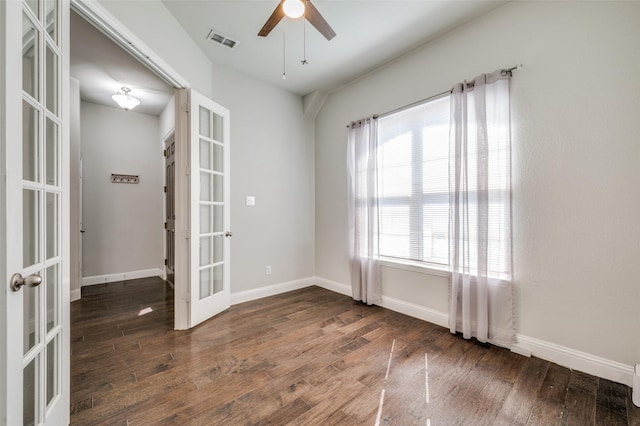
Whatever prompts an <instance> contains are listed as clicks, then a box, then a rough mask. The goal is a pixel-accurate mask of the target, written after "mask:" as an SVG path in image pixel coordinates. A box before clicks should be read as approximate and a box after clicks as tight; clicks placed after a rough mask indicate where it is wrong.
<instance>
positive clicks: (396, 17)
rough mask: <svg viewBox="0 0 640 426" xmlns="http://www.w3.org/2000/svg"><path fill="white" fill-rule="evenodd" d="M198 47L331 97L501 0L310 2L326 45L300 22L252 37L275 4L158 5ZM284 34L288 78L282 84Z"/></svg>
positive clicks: (250, 0) (237, 0) (178, 1)
mask: <svg viewBox="0 0 640 426" xmlns="http://www.w3.org/2000/svg"><path fill="white" fill-rule="evenodd" d="M163 3H164V4H165V5H166V7H167V8H168V9H169V11H170V12H171V13H172V14H173V15H174V16H175V18H176V19H177V20H178V21H179V22H180V23H181V25H182V26H183V27H184V29H185V30H186V31H187V33H188V34H189V35H190V36H191V38H192V39H193V40H194V41H195V42H196V43H197V44H198V46H200V49H202V51H203V52H204V53H205V54H206V55H207V56H208V57H209V59H210V60H211V61H212V62H214V63H217V64H220V65H224V66H226V67H229V68H232V69H234V70H237V71H240V72H242V73H245V74H248V75H250V76H252V77H254V78H256V79H259V80H262V81H266V82H268V83H271V84H273V85H276V86H279V87H281V88H283V89H286V90H289V91H291V92H294V93H297V94H299V95H306V94H308V93H311V92H313V91H315V90H321V91H326V92H330V91H331V90H334V89H336V88H338V87H340V86H341V85H344V84H345V83H348V82H349V81H351V80H353V79H354V78H356V77H358V76H360V75H362V74H364V73H366V72H368V71H371V70H372V69H375V68H377V67H379V66H381V65H383V64H385V63H387V62H389V61H391V60H392V59H394V58H396V57H398V56H400V55H401V54H403V53H405V52H407V51H409V50H411V49H414V48H416V47H418V46H420V45H422V44H424V43H426V42H427V41H429V40H432V39H434V38H436V37H437V36H439V35H441V34H443V33H445V32H447V31H449V30H451V29H453V28H455V27H457V26H459V25H461V24H463V23H465V22H468V21H470V20H471V19H473V18H475V17H477V16H479V15H481V14H483V13H486V12H487V11H489V10H490V9H492V8H495V7H497V6H498V5H500V4H503V3H505V1H504V0H500V1H496V0H491V1H487V0H471V1H469V0H466V1H465V0H440V1H432V0H421V1H420V0H373V1H371V0H313V4H314V5H315V6H316V8H317V9H318V10H319V11H320V13H321V14H322V16H323V17H324V18H325V19H326V20H327V22H328V23H329V25H331V27H332V28H333V29H334V31H335V32H336V33H337V35H336V37H335V38H333V39H332V40H331V41H327V40H326V39H325V38H324V37H323V36H322V35H321V34H320V33H319V32H318V31H316V29H315V28H313V27H312V26H311V25H310V24H309V23H307V24H306V56H307V60H308V62H309V64H308V65H302V64H301V63H300V61H301V60H302V59H303V34H304V28H303V25H304V24H303V22H304V20H302V19H297V20H292V19H290V18H285V19H284V20H283V21H281V22H280V23H279V24H278V25H277V26H276V27H275V29H274V30H273V31H272V32H271V34H269V36H268V37H258V36H257V34H258V31H260V29H261V28H262V26H263V25H264V23H265V21H266V20H267V18H268V17H269V16H270V15H271V13H272V12H273V10H274V9H275V8H276V6H277V5H278V3H279V0H207V1H202V0H200V1H197V0H196V1H194V0H163ZM211 29H215V30H217V31H218V32H220V33H221V34H222V35H225V36H227V37H229V38H231V39H234V40H237V41H238V42H239V45H238V46H237V47H236V48H234V49H233V50H231V49H229V48H227V47H224V46H221V45H220V44H217V43H213V42H211V41H208V40H206V36H207V35H208V34H209V31H210V30H211ZM283 32H284V33H286V46H287V48H286V75H287V78H286V80H283V79H282V68H283V60H282V59H283V57H282V54H283V48H282V44H283V40H282V38H283V36H282V35H283Z"/></svg>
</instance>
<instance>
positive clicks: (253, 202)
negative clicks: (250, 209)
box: [247, 195, 256, 206]
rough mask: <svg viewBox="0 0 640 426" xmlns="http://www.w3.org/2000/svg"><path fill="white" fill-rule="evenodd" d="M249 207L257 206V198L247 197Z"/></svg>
mask: <svg viewBox="0 0 640 426" xmlns="http://www.w3.org/2000/svg"><path fill="white" fill-rule="evenodd" d="M247 205H248V206H255V205H256V197H254V196H253V195H247Z"/></svg>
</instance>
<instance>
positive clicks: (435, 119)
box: [378, 94, 509, 276]
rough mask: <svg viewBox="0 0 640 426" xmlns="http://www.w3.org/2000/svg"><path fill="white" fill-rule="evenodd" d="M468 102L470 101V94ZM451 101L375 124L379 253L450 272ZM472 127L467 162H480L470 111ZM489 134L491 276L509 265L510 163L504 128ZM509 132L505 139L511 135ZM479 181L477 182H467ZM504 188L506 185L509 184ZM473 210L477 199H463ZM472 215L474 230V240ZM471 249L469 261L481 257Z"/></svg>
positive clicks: (433, 103) (492, 129)
mask: <svg viewBox="0 0 640 426" xmlns="http://www.w3.org/2000/svg"><path fill="white" fill-rule="evenodd" d="M470 96H473V95H472V94H471V95H470ZM450 114H451V112H450V97H449V95H445V96H443V97H440V98H437V99H435V100H431V101H429V102H426V103H423V104H420V105H417V106H414V107H411V108H408V109H404V110H402V111H400V112H397V113H394V114H390V115H388V116H385V117H381V118H379V120H378V173H379V174H378V176H379V177H378V179H379V208H380V254H381V256H383V258H385V259H386V260H389V261H401V262H402V261H407V260H408V261H414V262H421V263H423V265H424V266H431V267H435V268H438V269H442V268H447V267H448V262H449V191H450V189H449V155H450V154H449V128H450ZM469 121H470V123H471V125H470V129H469V135H470V136H469V145H468V149H469V152H468V155H469V157H470V158H473V157H475V138H474V136H473V135H474V133H475V128H474V126H473V121H474V117H473V112H471V113H470V116H469ZM488 132H489V136H490V138H489V140H490V145H489V167H490V169H489V187H488V189H489V192H490V197H489V199H490V204H489V213H488V214H489V229H488V231H489V241H488V244H489V246H491V249H490V250H489V253H490V255H489V258H488V268H489V272H490V275H493V276H500V275H502V274H503V273H504V272H505V271H507V270H508V269H509V265H507V259H509V257H508V255H507V250H506V249H503V248H504V247H508V246H509V242H508V241H507V239H508V238H509V237H508V235H509V233H508V232H507V230H506V229H505V227H508V226H505V223H504V214H503V212H504V211H505V208H508V206H506V205H505V203H508V202H509V201H508V200H509V197H508V196H507V195H508V194H507V191H508V189H507V188H508V161H509V157H508V155H506V154H505V153H506V152H507V151H506V150H505V141H508V134H506V135H505V131H504V129H500V128H496V127H490V128H489V129H488ZM507 133H508V132H507ZM469 179H470V180H473V179H474V176H473V175H470V176H469ZM505 182H507V183H505ZM465 196H467V197H468V198H469V202H470V203H471V204H472V205H473V204H474V200H475V199H476V196H477V194H475V193H469V194H465ZM476 217H477V216H476V215H475V214H474V212H473V208H472V209H471V214H470V221H469V228H470V229H469V231H470V233H471V234H472V235H473V234H474V233H476V231H475V227H476V225H477V224H476V223H475V222H476V221H477V219H476ZM475 251H476V249H475V248H474V247H471V248H470V253H469V254H470V257H471V258H475V257H477V254H476V253H475Z"/></svg>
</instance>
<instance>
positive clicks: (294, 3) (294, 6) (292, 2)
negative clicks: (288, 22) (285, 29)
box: [282, 0, 304, 19]
mask: <svg viewBox="0 0 640 426" xmlns="http://www.w3.org/2000/svg"><path fill="white" fill-rule="evenodd" d="M282 10H284V14H285V15H287V16H288V17H289V18H292V19H296V18H299V17H301V16H302V15H304V3H303V2H302V0H285V1H284V3H283V4H282Z"/></svg>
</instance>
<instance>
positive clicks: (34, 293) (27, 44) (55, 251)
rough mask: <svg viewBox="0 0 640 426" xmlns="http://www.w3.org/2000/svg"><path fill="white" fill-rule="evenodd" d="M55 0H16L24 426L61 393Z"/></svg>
mask: <svg viewBox="0 0 640 426" xmlns="http://www.w3.org/2000/svg"><path fill="white" fill-rule="evenodd" d="M59 11H60V1H59V0H32V1H24V2H23V11H22V34H23V41H22V42H23V43H22V45H23V60H22V80H23V82H22V99H23V108H22V113H23V120H22V131H23V136H22V143H23V146H22V157H23V158H22V166H23V173H22V177H23V181H22V182H23V183H22V197H23V200H22V213H23V215H22V216H23V218H22V220H23V224H22V240H23V251H22V257H23V259H22V264H23V270H22V271H21V272H22V275H23V276H27V275H31V274H37V275H39V276H40V277H41V278H42V284H41V285H39V286H37V287H32V288H31V287H26V286H25V287H24V288H23V289H22V290H21V292H22V298H23V303H22V306H23V345H22V346H23V388H22V394H23V398H22V401H23V404H22V420H23V424H24V425H30V424H39V423H43V422H45V421H46V413H47V411H48V409H49V408H50V407H51V405H52V404H54V403H55V402H56V401H57V400H58V398H59V397H61V393H62V384H61V374H60V371H61V369H62V343H61V342H62V323H61V315H62V313H61V306H62V294H61V291H60V289H61V286H62V258H61V253H62V243H61V238H60V235H61V232H62V229H61V228H62V223H61V222H62V214H61V212H62V210H61V209H62V202H61V199H62V186H61V179H60V170H61V157H60V152H61V148H60V142H61V124H62V121H61V119H62V117H61V115H60V110H61V108H60V99H61V96H60V93H61V92H60V91H61V65H62V64H61V63H62V61H61V59H60V58H61V57H62V53H61V48H60V44H59V43H60V37H59V33H60V30H59V27H60V16H59Z"/></svg>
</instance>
